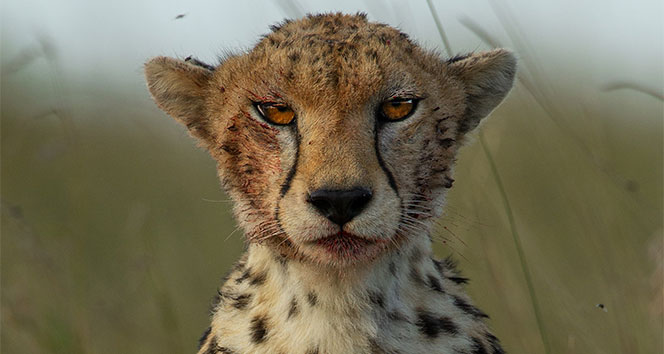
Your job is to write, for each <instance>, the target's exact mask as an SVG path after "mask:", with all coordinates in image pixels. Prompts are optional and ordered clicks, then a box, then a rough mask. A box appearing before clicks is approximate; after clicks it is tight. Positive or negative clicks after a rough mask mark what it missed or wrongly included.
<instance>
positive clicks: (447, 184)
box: [443, 176, 454, 188]
mask: <svg viewBox="0 0 664 354" xmlns="http://www.w3.org/2000/svg"><path fill="white" fill-rule="evenodd" d="M452 185H454V179H453V178H450V177H448V176H445V178H444V181H443V187H445V188H452Z"/></svg>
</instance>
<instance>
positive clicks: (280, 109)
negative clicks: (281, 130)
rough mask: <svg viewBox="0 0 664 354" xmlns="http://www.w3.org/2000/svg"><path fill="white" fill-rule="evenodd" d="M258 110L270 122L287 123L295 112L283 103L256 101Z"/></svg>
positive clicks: (291, 119) (293, 116)
mask: <svg viewBox="0 0 664 354" xmlns="http://www.w3.org/2000/svg"><path fill="white" fill-rule="evenodd" d="M256 108H257V109H258V112H259V113H260V114H261V116H263V118H265V120H267V121H268V122H270V123H274V124H277V125H287V124H290V122H292V121H293V119H294V118H295V112H294V111H293V110H292V109H291V108H290V107H288V106H287V105H285V104H283V103H273V102H264V103H257V104H256Z"/></svg>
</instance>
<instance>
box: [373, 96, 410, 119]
mask: <svg viewBox="0 0 664 354" xmlns="http://www.w3.org/2000/svg"><path fill="white" fill-rule="evenodd" d="M416 107H417V100H415V99H403V98H396V99H392V100H389V101H385V102H383V103H382V104H381V105H380V110H379V113H380V116H381V117H382V118H383V119H385V120H388V121H392V122H393V121H397V120H401V119H405V118H407V117H409V116H410V115H411V114H413V112H415V108H416Z"/></svg>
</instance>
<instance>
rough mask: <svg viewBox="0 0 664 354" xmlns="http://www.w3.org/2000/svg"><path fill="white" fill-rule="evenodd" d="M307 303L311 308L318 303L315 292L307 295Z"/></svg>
mask: <svg viewBox="0 0 664 354" xmlns="http://www.w3.org/2000/svg"><path fill="white" fill-rule="evenodd" d="M307 302H308V303H309V305H311V306H316V304H317V303H318V296H317V295H316V293H315V292H313V291H312V292H310V293H308V294H307Z"/></svg>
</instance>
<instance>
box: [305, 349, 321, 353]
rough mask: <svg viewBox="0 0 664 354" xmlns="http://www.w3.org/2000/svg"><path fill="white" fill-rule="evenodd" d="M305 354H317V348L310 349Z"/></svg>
mask: <svg viewBox="0 0 664 354" xmlns="http://www.w3.org/2000/svg"><path fill="white" fill-rule="evenodd" d="M305 354H318V347H315V348H310V349H309V350H307V352H306V353H305Z"/></svg>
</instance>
